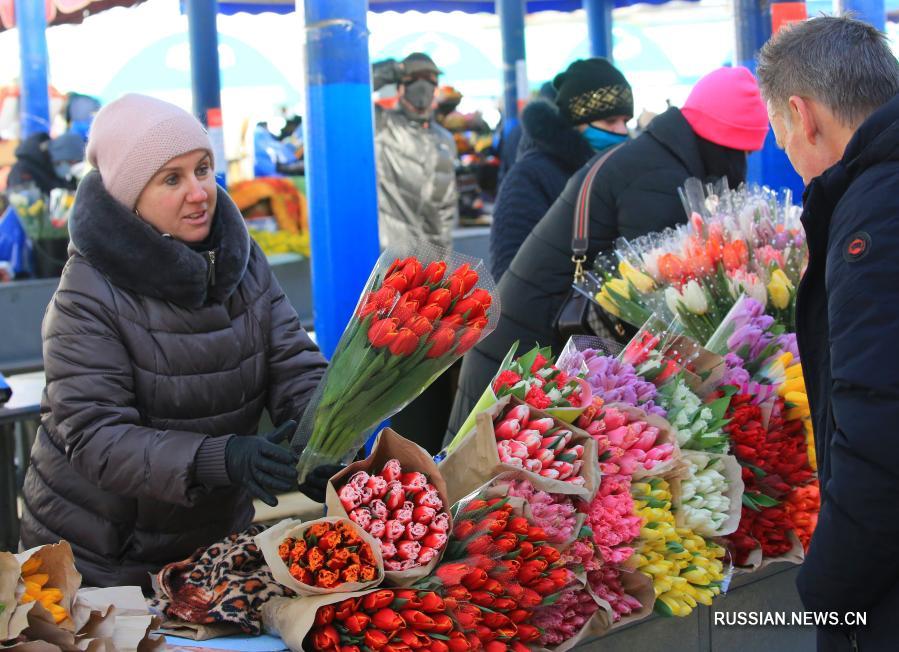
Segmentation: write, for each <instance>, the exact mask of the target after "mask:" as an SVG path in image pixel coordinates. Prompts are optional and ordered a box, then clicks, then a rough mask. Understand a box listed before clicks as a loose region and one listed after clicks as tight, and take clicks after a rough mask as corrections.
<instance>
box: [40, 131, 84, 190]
mask: <svg viewBox="0 0 899 652" xmlns="http://www.w3.org/2000/svg"><path fill="white" fill-rule="evenodd" d="M47 149H48V151H49V152H50V160H51V161H52V162H53V171H54V173H55V174H56V176H57V177H58V178H60V179H64V180H65V181H66V184H67V187H68V188H69V189H70V190H74V189H75V186H76V185H77V183H78V179H79V178H80V174H81V170H82V168H83V167H84V149H85V143H84V139H83V138H82V137H81V136H80V135H78V134H76V133H74V132H72V131H67V132H66V133H64V134H62V135H61V136H59V137H57V138H54V139H52V140H51V141H50V143H49V145H48V146H47Z"/></svg>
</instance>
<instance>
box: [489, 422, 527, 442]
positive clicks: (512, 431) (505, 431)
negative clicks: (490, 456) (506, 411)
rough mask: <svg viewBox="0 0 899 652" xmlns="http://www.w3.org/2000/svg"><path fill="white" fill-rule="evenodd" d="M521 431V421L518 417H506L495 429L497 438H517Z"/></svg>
mask: <svg viewBox="0 0 899 652" xmlns="http://www.w3.org/2000/svg"><path fill="white" fill-rule="evenodd" d="M520 431H521V422H519V421H518V419H504V420H503V421H502V422H501V423H500V424H499V425H498V426H497V427H496V428H495V429H494V431H493V432H494V433H495V434H496V438H497V439H500V440H503V439H515V438H516V437H517V436H518V433H519V432H520Z"/></svg>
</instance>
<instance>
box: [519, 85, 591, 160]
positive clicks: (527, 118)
mask: <svg viewBox="0 0 899 652" xmlns="http://www.w3.org/2000/svg"><path fill="white" fill-rule="evenodd" d="M521 127H522V130H523V132H524V142H523V143H522V145H521V148H522V150H521V153H522V154H524V153H525V152H526V151H527V149H530V148H535V147H536V148H537V149H540V150H541V151H543V152H545V153H546V154H548V155H550V156H552V157H553V158H554V159H556V160H558V161H559V163H560V164H561V165H562V166H563V167H564V168H566V170H568V171H569V172H572V173H573V172H575V171H576V170H578V169H580V168H581V167H583V165H584V164H585V163H586V162H587V161H589V160H590V159H591V158H593V155H594V154H596V152H594V151H593V148H592V147H590V144H589V143H588V142H587V140H586V139H585V138H584V137H583V136H581V134H580V133H579V132H578V130H577V129H575V128H574V127H572V126H571V125H569V124H568V123H567V122H565V120H563V119H562V116H560V115H559V109H558V108H556V105H555V104H551V103H550V102H547V101H545V100H535V101H533V102H531V103H530V104H528V105H527V106H526V107H525V108H524V111H522V113H521Z"/></svg>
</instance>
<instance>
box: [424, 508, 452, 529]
mask: <svg viewBox="0 0 899 652" xmlns="http://www.w3.org/2000/svg"><path fill="white" fill-rule="evenodd" d="M428 527H429V528H431V531H433V532H448V531H449V514H447V513H446V512H441V513H440V514H437V516H435V517H434V520H433V521H431V524H430V525H429V526H428Z"/></svg>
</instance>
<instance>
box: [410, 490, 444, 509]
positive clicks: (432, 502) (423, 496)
mask: <svg viewBox="0 0 899 652" xmlns="http://www.w3.org/2000/svg"><path fill="white" fill-rule="evenodd" d="M428 486H431V485H428ZM415 504H416V505H418V506H419V507H430V508H432V509H435V510H436V509H443V501H442V500H441V499H440V494H439V493H437V489H435V488H433V487H432V486H431V488H430V489H425V490H423V491H420V492H419V493H418V495H416V496H415Z"/></svg>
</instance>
